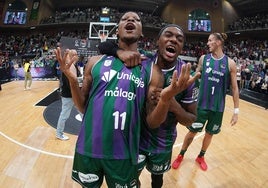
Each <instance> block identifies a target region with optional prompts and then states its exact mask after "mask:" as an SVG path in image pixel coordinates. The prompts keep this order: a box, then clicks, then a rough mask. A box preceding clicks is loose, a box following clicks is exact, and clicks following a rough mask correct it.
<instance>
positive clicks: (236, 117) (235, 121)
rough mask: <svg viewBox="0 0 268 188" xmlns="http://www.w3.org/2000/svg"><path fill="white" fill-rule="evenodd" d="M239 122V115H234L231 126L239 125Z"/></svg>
mask: <svg viewBox="0 0 268 188" xmlns="http://www.w3.org/2000/svg"><path fill="white" fill-rule="evenodd" d="M237 121H238V114H233V116H232V119H231V122H230V124H231V126H234V125H235V124H236V123H237Z"/></svg>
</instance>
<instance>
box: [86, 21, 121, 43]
mask: <svg viewBox="0 0 268 188" xmlns="http://www.w3.org/2000/svg"><path fill="white" fill-rule="evenodd" d="M116 29H117V23H106V22H90V25H89V37H88V38H89V39H100V40H101V41H102V42H103V41H105V40H106V39H114V40H116V39H117V36H116Z"/></svg>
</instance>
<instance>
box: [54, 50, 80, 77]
mask: <svg viewBox="0 0 268 188" xmlns="http://www.w3.org/2000/svg"><path fill="white" fill-rule="evenodd" d="M54 53H55V55H56V58H57V60H58V62H59V64H60V70H61V71H62V72H63V73H64V74H65V75H66V76H67V77H68V78H74V79H76V78H77V76H76V74H75V72H74V71H73V70H72V69H71V67H73V64H74V63H76V62H77V61H78V55H77V51H76V50H72V49H71V50H70V49H67V50H66V51H65V52H64V54H63V56H62V52H61V48H60V47H57V49H56V50H54Z"/></svg>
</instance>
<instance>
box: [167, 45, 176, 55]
mask: <svg viewBox="0 0 268 188" xmlns="http://www.w3.org/2000/svg"><path fill="white" fill-rule="evenodd" d="M166 51H167V52H169V53H173V54H174V53H175V52H176V49H175V48H174V47H173V46H168V47H167V48H166Z"/></svg>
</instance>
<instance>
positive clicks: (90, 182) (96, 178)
mask: <svg viewBox="0 0 268 188" xmlns="http://www.w3.org/2000/svg"><path fill="white" fill-rule="evenodd" d="M104 176H105V180H106V183H107V186H108V187H109V188H110V187H111V188H115V187H130V188H137V187H139V182H138V169H137V165H133V164H132V163H131V160H130V159H126V160H118V159H112V160H111V159H97V158H91V157H88V156H84V155H81V154H79V153H77V152H76V153H75V156H74V163H73V171H72V179H73V180H75V181H76V182H78V183H79V184H81V185H82V186H83V187H92V188H93V187H101V185H102V183H103V178H104Z"/></svg>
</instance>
